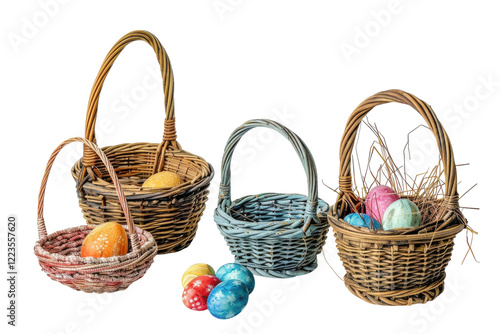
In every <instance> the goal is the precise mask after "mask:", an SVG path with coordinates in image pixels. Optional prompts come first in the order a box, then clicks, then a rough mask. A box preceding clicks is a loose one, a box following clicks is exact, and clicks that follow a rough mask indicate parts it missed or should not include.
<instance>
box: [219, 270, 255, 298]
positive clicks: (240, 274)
mask: <svg viewBox="0 0 500 334" xmlns="http://www.w3.org/2000/svg"><path fill="white" fill-rule="evenodd" d="M215 276H217V278H218V279H220V280H221V281H222V282H225V281H228V280H232V279H237V280H240V281H242V282H243V283H245V285H246V286H247V289H248V293H252V291H253V289H254V288H255V278H254V277H253V274H252V272H251V271H250V270H248V269H247V268H246V267H245V266H242V265H241V264H238V263H227V264H225V265H223V266H221V267H220V268H219V270H217V272H216V273H215Z"/></svg>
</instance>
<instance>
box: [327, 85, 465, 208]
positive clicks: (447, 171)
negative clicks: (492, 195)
mask: <svg viewBox="0 0 500 334" xmlns="http://www.w3.org/2000/svg"><path fill="white" fill-rule="evenodd" d="M389 102H398V103H402V104H407V105H409V106H410V107H412V108H413V109H415V110H416V111H418V113H419V114H420V115H421V116H422V117H423V118H424V120H425V121H426V123H427V125H428V126H429V128H430V130H431V131H432V133H433V134H434V136H435V137H436V141H437V145H438V148H439V153H440V155H441V159H442V161H443V169H444V175H445V199H446V200H447V201H449V203H448V208H449V211H448V212H449V213H451V211H454V210H458V208H459V205H458V193H457V168H456V165H455V158H454V156H453V149H452V147H451V142H450V139H449V138H448V135H447V134H446V131H445V130H444V128H443V126H442V124H441V123H440V122H439V120H438V118H437V117H436V114H435V113H434V111H433V110H432V108H431V106H429V105H428V104H427V103H425V102H424V101H422V100H420V99H419V98H417V97H415V96H414V95H412V94H410V93H406V92H404V91H401V90H395V89H392V90H387V91H383V92H380V93H377V94H375V95H373V96H371V97H369V98H367V99H366V100H364V101H363V102H362V103H361V104H360V105H359V106H357V108H356V109H355V110H354V111H353V113H352V114H351V116H350V117H349V120H348V121H347V125H346V128H345V130H344V134H343V136H342V142H341V144H340V176H339V196H338V198H337V203H336V205H335V208H336V210H337V212H345V211H344V210H346V209H347V205H348V203H347V202H346V201H345V200H344V197H351V198H356V196H355V195H354V193H353V189H352V179H351V158H352V151H353V147H354V142H355V139H356V134H357V131H358V128H359V126H360V124H361V121H362V120H363V118H364V117H365V116H366V115H367V114H368V113H369V112H370V110H372V109H373V108H374V107H376V106H378V105H381V104H385V103H389Z"/></svg>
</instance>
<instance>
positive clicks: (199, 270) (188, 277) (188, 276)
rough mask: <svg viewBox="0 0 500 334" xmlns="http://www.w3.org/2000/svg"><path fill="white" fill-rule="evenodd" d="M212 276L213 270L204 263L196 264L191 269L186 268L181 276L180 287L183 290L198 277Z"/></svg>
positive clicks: (213, 274)
mask: <svg viewBox="0 0 500 334" xmlns="http://www.w3.org/2000/svg"><path fill="white" fill-rule="evenodd" d="M203 275H212V276H215V271H214V268H212V267H210V266H209V265H208V264H206V263H196V264H193V265H192V266H191V267H189V268H187V269H186V271H185V272H184V274H183V275H182V287H183V288H185V287H186V285H188V283H189V282H191V281H192V280H193V279H195V278H196V277H198V276H203Z"/></svg>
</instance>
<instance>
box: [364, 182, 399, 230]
mask: <svg viewBox="0 0 500 334" xmlns="http://www.w3.org/2000/svg"><path fill="white" fill-rule="evenodd" d="M398 199H399V196H398V194H396V193H395V192H394V190H392V189H391V188H390V187H388V186H382V185H380V186H376V187H374V188H372V189H371V190H370V192H369V193H368V195H367V196H366V202H365V205H366V213H367V214H368V215H369V216H370V217H372V218H373V219H375V220H377V221H379V222H380V221H382V217H384V212H385V210H386V209H387V208H388V207H389V205H391V204H392V203H393V202H395V201H397V200H398Z"/></svg>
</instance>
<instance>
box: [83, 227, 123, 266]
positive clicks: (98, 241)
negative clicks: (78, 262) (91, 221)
mask: <svg viewBox="0 0 500 334" xmlns="http://www.w3.org/2000/svg"><path fill="white" fill-rule="evenodd" d="M127 251H128V239H127V232H126V231H125V229H124V228H123V226H121V225H120V224H118V223H114V222H110V223H106V224H102V225H99V226H96V227H94V229H92V231H90V233H89V234H87V236H86V237H85V239H84V240H83V243H82V249H81V256H82V257H88V256H90V257H94V258H100V257H111V256H120V255H125V254H127Z"/></svg>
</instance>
